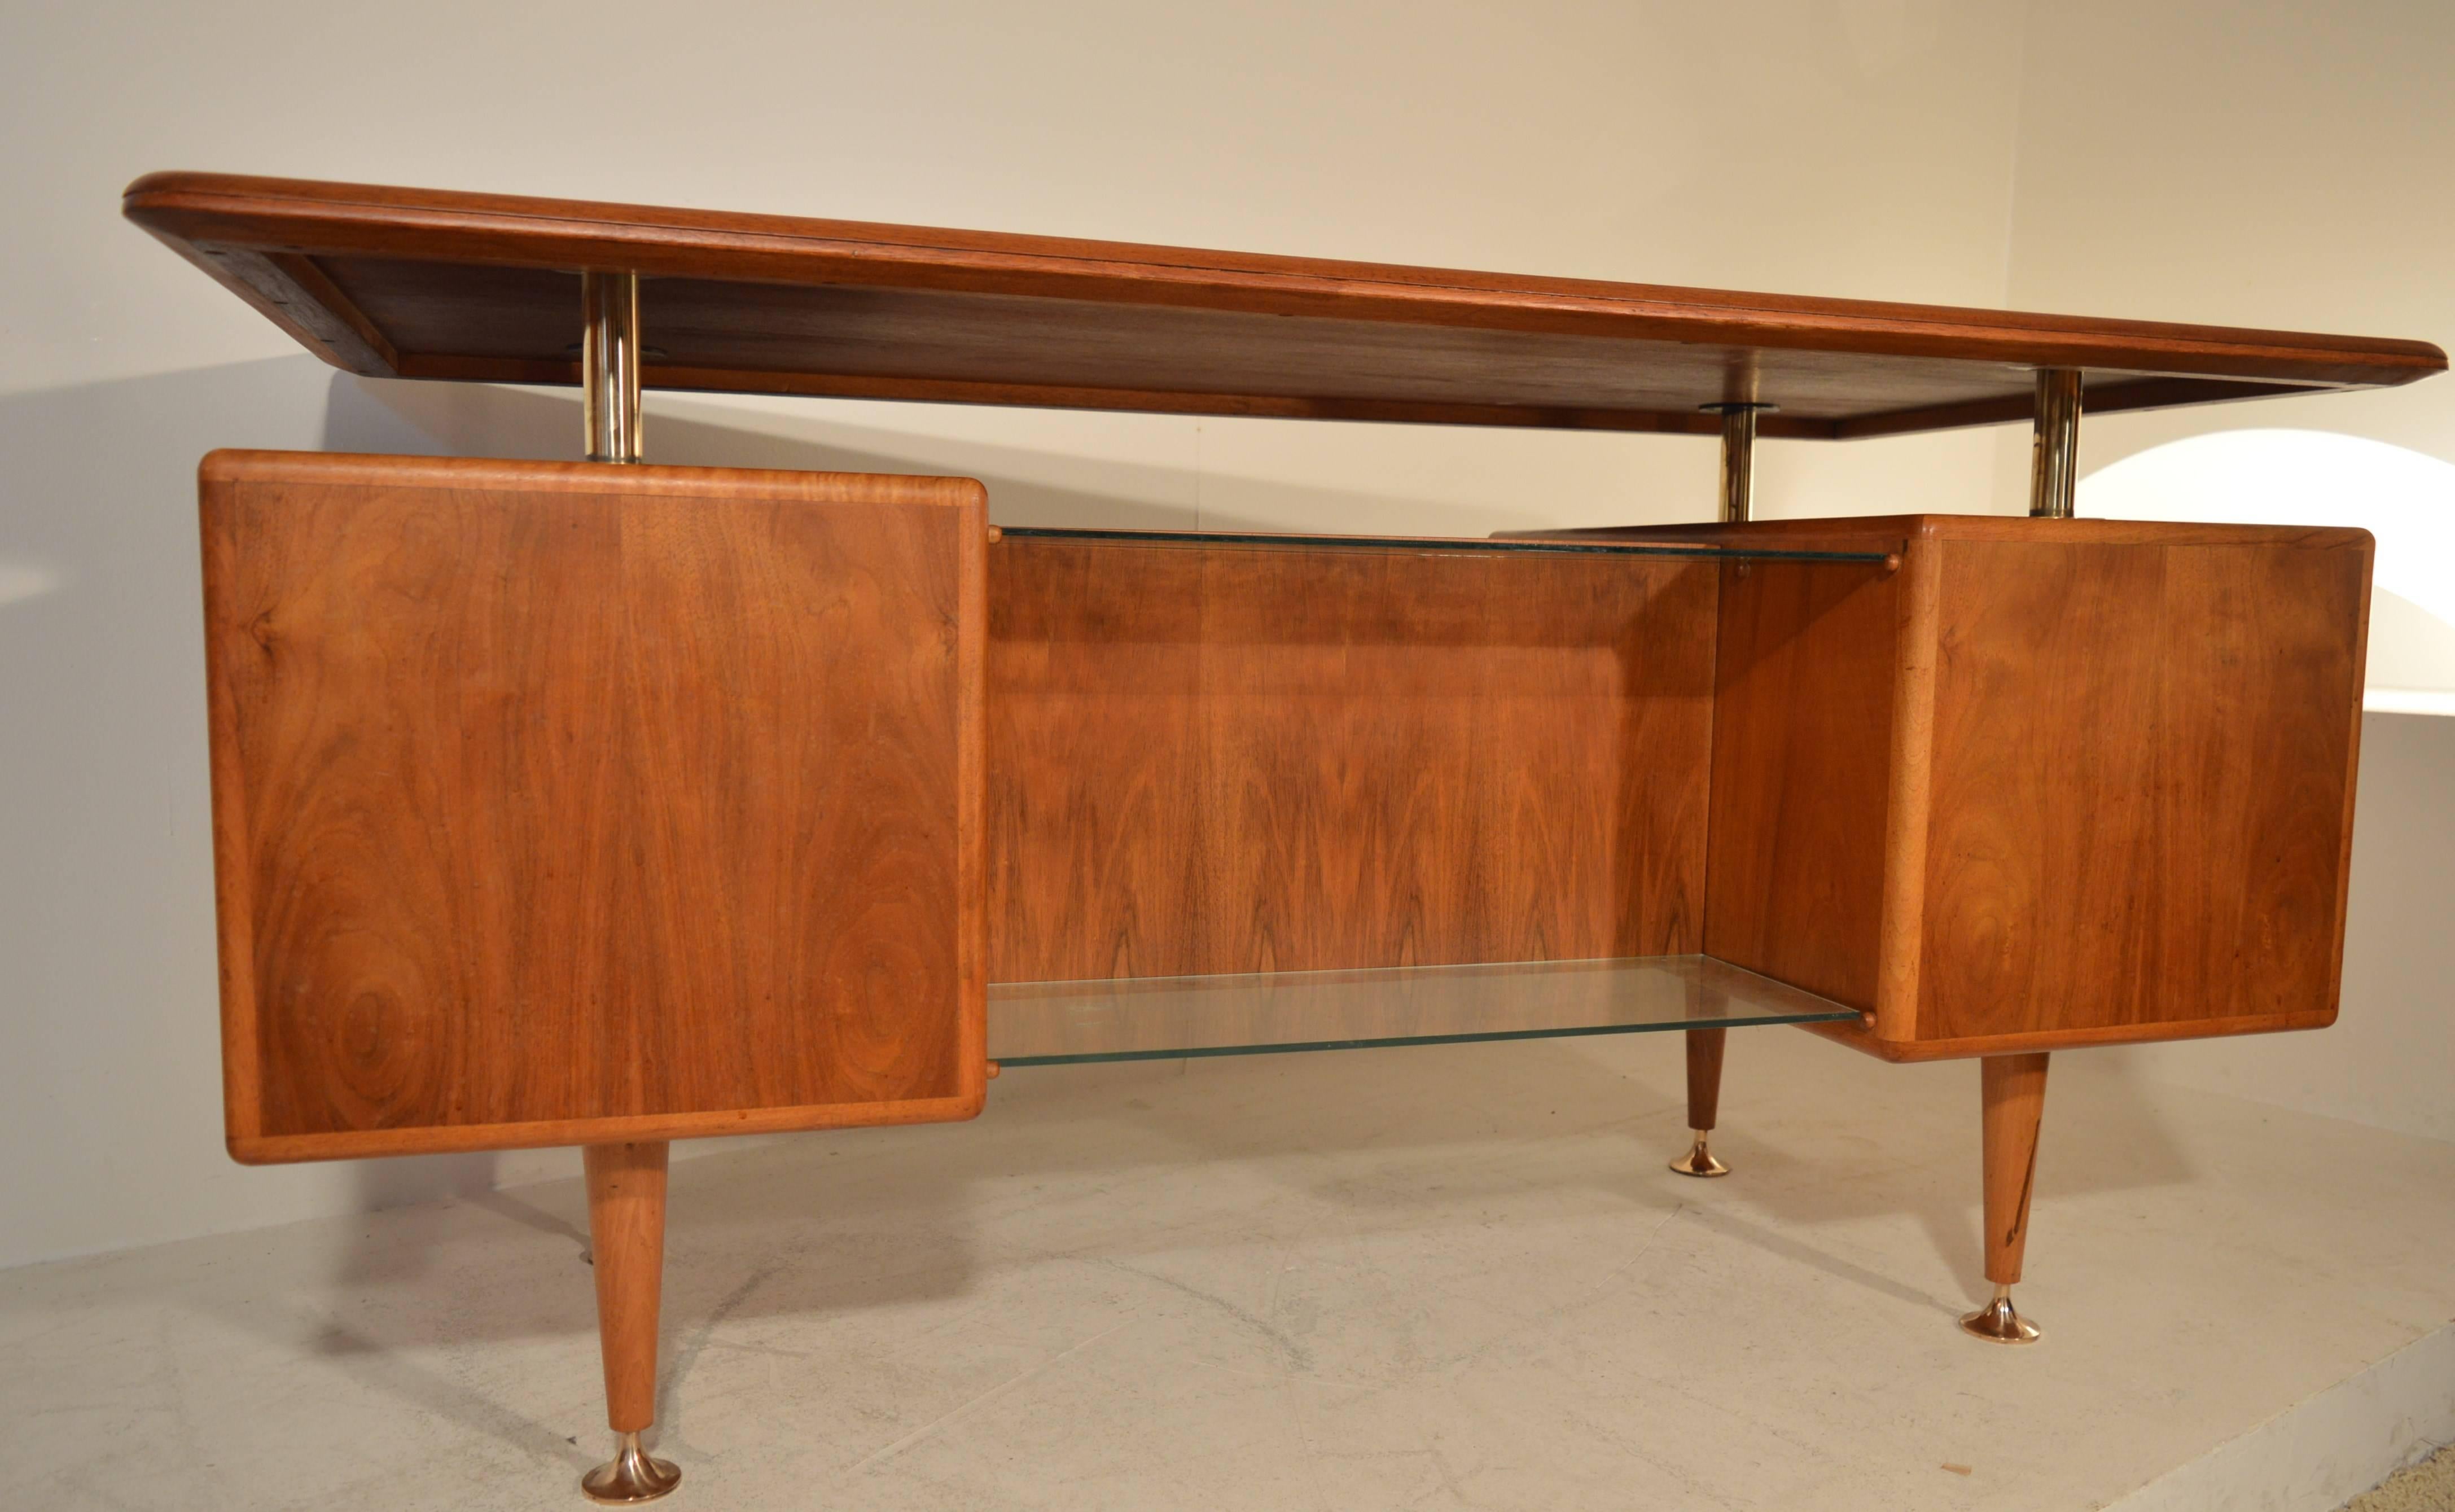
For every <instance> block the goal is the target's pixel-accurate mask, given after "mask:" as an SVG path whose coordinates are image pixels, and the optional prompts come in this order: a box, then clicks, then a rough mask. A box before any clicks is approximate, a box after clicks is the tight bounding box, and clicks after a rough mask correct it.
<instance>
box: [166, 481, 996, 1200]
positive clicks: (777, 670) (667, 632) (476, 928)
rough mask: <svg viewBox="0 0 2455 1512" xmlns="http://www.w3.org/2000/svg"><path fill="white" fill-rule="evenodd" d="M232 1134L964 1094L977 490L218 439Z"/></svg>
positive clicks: (703, 1122)
mask: <svg viewBox="0 0 2455 1512" xmlns="http://www.w3.org/2000/svg"><path fill="white" fill-rule="evenodd" d="M201 507H202V524H203V542H204V568H205V608H206V648H207V656H208V663H209V667H208V671H209V689H210V697H211V705H210V706H211V724H212V748H213V828H214V855H215V870H216V887H217V892H218V902H219V909H220V930H221V954H222V1005H223V1032H224V1074H225V1090H226V1095H227V1104H228V1124H229V1134H230V1143H231V1149H232V1152H233V1154H235V1155H236V1156H237V1157H238V1158H240V1159H242V1160H251V1161H259V1160H292V1159H312V1158H322V1157H328V1156H339V1155H363V1154H406V1153H412V1152H419V1151H436V1150H469V1149H485V1148H499V1147H511V1146H520V1145H546V1144H589V1143H604V1142H609V1141H621V1140H642V1139H646V1140H655V1139H665V1138H672V1137H682V1136H689V1135H697V1134H735V1133H750V1132H758V1131H765V1130H781V1129H798V1128H816V1127H827V1126H835V1125H846V1124H874V1123H900V1122H914V1121H922V1120H930V1119H947V1118H962V1117H967V1116H969V1115H970V1114H973V1113H976V1112H977V1111H978V1110H979V1108H980V1105H981V1100H982V1095H983V1089H984V1081H985V1066H984V1032H983V1029H984V1026H983V1007H984V1001H983V1000H984V983H985V981H986V976H985V971H984V967H985V957H984V950H983V944H982V917H983V915H982V896H983V890H982V889H983V872H982V838H983V834H984V827H983V825H982V822H981V805H982V795H983V778H982V686H983V674H984V654H985V633H986V624H987V618H986V612H985V603H986V550H987V542H986V529H987V524H986V517H985V512H984V499H983V495H982V491H981V488H980V485H979V484H977V483H974V482H971V481H968V480H957V479H911V478H884V477H863V476H850V475H828V474H799V473H772V472H752V471H736V470H729V469H703V468H668V467H640V466H608V465H603V464H552V463H535V464H531V463H512V462H491V461H466V460H425V459H410V458H389V457H336V456H320V455H298V454H283V453H249V452H223V453H215V454H214V455H213V456H212V457H209V458H208V459H206V460H205V463H204V466H203V469H202V477H201Z"/></svg>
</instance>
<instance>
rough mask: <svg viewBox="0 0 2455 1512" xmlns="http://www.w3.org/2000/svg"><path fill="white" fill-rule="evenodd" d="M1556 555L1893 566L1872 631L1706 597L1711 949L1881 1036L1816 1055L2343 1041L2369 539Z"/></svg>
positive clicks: (1852, 608)
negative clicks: (2284, 1038)
mask: <svg viewBox="0 0 2455 1512" xmlns="http://www.w3.org/2000/svg"><path fill="white" fill-rule="evenodd" d="M1545 534H1565V535H1587V536H1599V537H1605V538H1616V539H1623V540H1632V541H1699V542H1705V543H1718V544H1737V543H1741V542H1747V541H1755V542H1759V543H1767V544H1779V545H1782V546H1787V547H1793V548H1798V549H1810V548H1815V549H1824V548H1836V549H1856V550H1864V549H1868V548H1870V547H1880V548H1882V549H1885V550H1888V551H1897V553H1898V555H1899V556H1900V558H1901V561H1902V566H1901V568H1900V570H1899V572H1898V573H1897V575H1896V576H1895V577H1893V578H1892V579H1890V580H1888V581H1889V582H1891V583H1892V584H1894V585H1893V586H1891V587H1887V588H1883V589H1880V590H1874V591H1875V592H1877V593H1878V594H1880V595H1881V596H1883V597H1888V598H1890V599H1891V600H1892V601H1893V603H1892V608H1891V609H1890V610H1889V611H1888V610H1886V609H1884V608H1883V607H1882V606H1881V605H1880V604H1879V603H1877V598H1875V597H1864V598H1863V599H1862V598H1861V597H1860V596H1861V595H1865V594H1867V593H1869V592H1870V589H1867V588H1860V589H1857V590H1855V591H1854V590H1852V589H1851V588H1850V587H1849V586H1848V585H1849V583H1850V582H1852V581H1854V580H1853V578H1852V575H1853V574H1856V575H1857V576H1856V581H1859V582H1872V580H1871V579H1869V578H1868V576H1867V573H1868V569H1864V568H1857V567H1849V566H1840V565H1833V564H1790V563H1781V564H1772V563H1761V562H1760V563H1755V564H1753V565H1751V566H1750V568H1749V569H1748V573H1747V576H1745V577H1740V576H1738V575H1737V569H1736V568H1726V569H1724V570H1725V571H1726V572H1728V573H1730V574H1732V577H1731V580H1730V582H1728V583H1727V584H1726V587H1725V590H1724V594H1723V600H1722V608H1721V637H1722V641H1721V651H1720V667H1719V672H1718V679H1717V686H1718V690H1719V691H1718V694H1717V703H1716V708H1717V713H1716V725H1715V731H1714V795H1713V816H1714V817H1713V825H1712V829H1711V835H1710V840H1709V863H1708V874H1707V897H1708V908H1707V917H1706V941H1707V944H1706V950H1707V951H1708V953H1710V954H1713V955H1715V956H1718V957H1720V958H1722V959H1726V960H1730V961H1732V962H1734V963H1735V964H1737V965H1741V966H1745V967H1747V968H1749V969H1750V970H1754V971H1761V972H1763V973H1764V974H1766V975H1769V976H1773V977H1775V978H1776V979H1778V980H1782V981H1786V982H1790V983H1793V984H1794V985H1797V986H1801V987H1805V988H1808V989H1810V990H1812V991H1819V992H1823V993H1825V994H1827V995H1830V996H1834V997H1836V998H1838V999H1840V1000H1841V1001H1844V1002H1848V1003H1851V1004H1852V1005H1853V1006H1857V1007H1862V1008H1870V1007H1871V1008H1872V1009H1873V1010H1874V1015H1875V1016H1874V1020H1873V1022H1872V1023H1871V1024H1869V1025H1866V1026H1858V1025H1829V1024H1818V1025H1812V1026H1809V1027H1810V1028H1811V1029H1812V1030H1813V1031H1814V1032H1816V1033H1819V1034H1824V1035H1827V1036H1829V1037H1831V1038H1835V1039H1837V1040H1840V1041H1842V1042H1844V1043H1847V1044H1850V1045H1853V1046H1855V1047H1856V1048H1858V1049H1861V1050H1865V1051H1867V1052H1871V1053H1874V1054H1878V1055H1881V1056H1883V1057H1885V1058H1887V1059H1893V1060H1929V1059H1940V1058H1946V1057H1958V1056H1970V1055H1994V1054H2009V1053H2021V1052H2036V1051H2045V1050H2053V1049H2060V1048H2068V1047H2079V1046H2084V1045H2107V1044H2122V1043H2132V1042H2138V1041H2143V1040H2156V1039H2177V1038H2189V1037H2199V1036H2205V1035H2218V1034H2236V1033H2251V1032H2268V1031H2274V1030H2289V1029H2308V1028H2316V1027H2320V1026H2323V1025H2325V1024H2327V1023H2329V1022H2332V1021H2333V1019H2334V1016H2335V1011H2336V995H2337V971H2338V969H2339V966H2340V963H2341V958H2342V950H2343V908H2344V899H2345V885H2346V880H2347V877H2348V875H2349V871H2348V862H2349V850H2348V846H2349V843H2350V836H2351V824H2352V797H2353V781H2352V779H2353V769H2354V765H2355V760H2356V756H2357V749H2356V743H2357V740H2358V734H2359V729H2360V712H2361V673H2362V659H2363V646H2364V629H2365V626H2366V623H2367V615H2368V581H2369V553H2370V549H2371V547H2370V541H2369V537H2368V536H2367V535H2366V534H2365V533H2364V532H2362V531H2357V530H2343V529H2332V528H2320V527H2250V526H2231V525H2196V524H2160V523H2150V522H2139V521H2095V520H2079V521H2056V520H2030V519H2017V518H1997V517H1955V516H1900V517H1888V518H1876V519H1865V520H1820V521H1758V522H1750V523H1745V524H1739V525H1728V526H1724V525H1697V526H1667V527H1644V528H1635V529H1615V530H1608V531H1597V532H1559V533H1545ZM1888 658H1889V659H1890V660H1889V661H1888V660H1887V659H1888ZM1888 688H1889V691H1887V689H1888ZM1879 731H1880V732H1881V733H1880V735H1879ZM1877 816H1880V822H1871V821H1875V820H1876V819H1877Z"/></svg>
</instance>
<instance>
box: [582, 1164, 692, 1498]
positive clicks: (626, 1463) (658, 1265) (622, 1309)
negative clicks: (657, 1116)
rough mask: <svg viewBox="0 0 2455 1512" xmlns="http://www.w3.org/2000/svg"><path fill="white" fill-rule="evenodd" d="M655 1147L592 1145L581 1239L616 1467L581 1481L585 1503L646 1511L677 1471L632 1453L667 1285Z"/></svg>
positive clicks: (653, 1389) (649, 1400)
mask: <svg viewBox="0 0 2455 1512" xmlns="http://www.w3.org/2000/svg"><path fill="white" fill-rule="evenodd" d="M667 1149H668V1147H667V1145H666V1143H665V1142H664V1141H663V1140H661V1139H659V1140H652V1141H646V1142H642V1143H638V1144H619V1145H590V1146H588V1147H587V1148H586V1149H585V1150H584V1151H582V1152H581V1154H582V1155H583V1157H584V1158H585V1160H586V1163H587V1166H588V1236H589V1246H590V1249H591V1250H592V1251H593V1252H594V1254H595V1256H596V1261H597V1338H598V1343H599V1346H600V1347H601V1348H602V1349H603V1350H604V1353H605V1420H606V1423H607V1425H608V1426H610V1427H612V1428H613V1430H614V1458H613V1459H612V1460H610V1461H607V1462H606V1463H604V1464H601V1465H599V1466H598V1467H597V1468H596V1469H594V1470H591V1471H589V1472H588V1474H587V1475H586V1476H584V1477H582V1478H581V1479H580V1482H579V1487H580V1489H581V1490H582V1491H585V1492H586V1493H587V1494H588V1496H589V1498H590V1500H592V1501H597V1502H612V1503H617V1504H621V1503H627V1502H653V1501H655V1500H656V1499H657V1498H659V1497H660V1496H663V1495H664V1494H665V1493H667V1492H669V1491H671V1490H672V1489H673V1488H674V1487H675V1486H677V1485H679V1484H680V1483H681V1478H682V1475H681V1471H680V1470H679V1469H677V1468H675V1467H674V1465H673V1464H672V1463H671V1462H670V1461H664V1460H658V1459H654V1458H652V1457H650V1456H649V1454H648V1453H647V1451H646V1450H644V1449H642V1448H640V1446H639V1434H640V1433H641V1431H642V1430H644V1429H646V1428H647V1427H648V1425H649V1424H651V1423H653V1422H655V1421H656V1420H657V1307H658V1303H659V1297H660V1294H661V1292H662V1290H663V1286H664V1277H665V1156H666V1154H667Z"/></svg>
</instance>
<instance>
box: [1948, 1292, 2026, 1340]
mask: <svg viewBox="0 0 2455 1512" xmlns="http://www.w3.org/2000/svg"><path fill="white" fill-rule="evenodd" d="M1960 1327H1961V1331H1962V1332H1963V1333H1966V1334H1969V1335H1971V1336H1973V1337H1975V1338H1982V1339H1985V1340H1986V1341H1987V1342H1988V1343H1991V1344H2034V1343H2036V1342H2037V1341H2038V1325H2037V1324H2035V1323H2032V1322H2030V1321H2029V1320H2028V1319H2027V1318H2022V1317H2021V1316H2020V1315H2019V1314H2018V1313H2016V1312H2014V1311H2013V1310H2012V1291H2011V1288H2009V1287H2005V1286H1998V1287H1997V1288H1995V1299H1994V1300H1993V1301H1991V1302H1989V1303H1987V1304H1986V1305H1985V1306H1983V1307H1981V1308H1979V1309H1978V1311H1976V1312H1974V1313H1969V1314H1965V1315H1963V1316H1962V1318H1961V1319H1960Z"/></svg>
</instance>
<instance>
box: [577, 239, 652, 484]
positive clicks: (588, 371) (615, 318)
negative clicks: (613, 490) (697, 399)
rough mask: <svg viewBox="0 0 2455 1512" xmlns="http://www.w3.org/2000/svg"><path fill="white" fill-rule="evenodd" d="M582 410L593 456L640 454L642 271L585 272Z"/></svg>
mask: <svg viewBox="0 0 2455 1512" xmlns="http://www.w3.org/2000/svg"><path fill="white" fill-rule="evenodd" d="M579 316H580V334H579V410H580V423H581V425H582V427H583V428H584V430H585V432H586V435H587V439H588V460H590V461H592V462H636V461H638V460H639V275H638V274H636V273H583V274H581V275H580V276H579Z"/></svg>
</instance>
